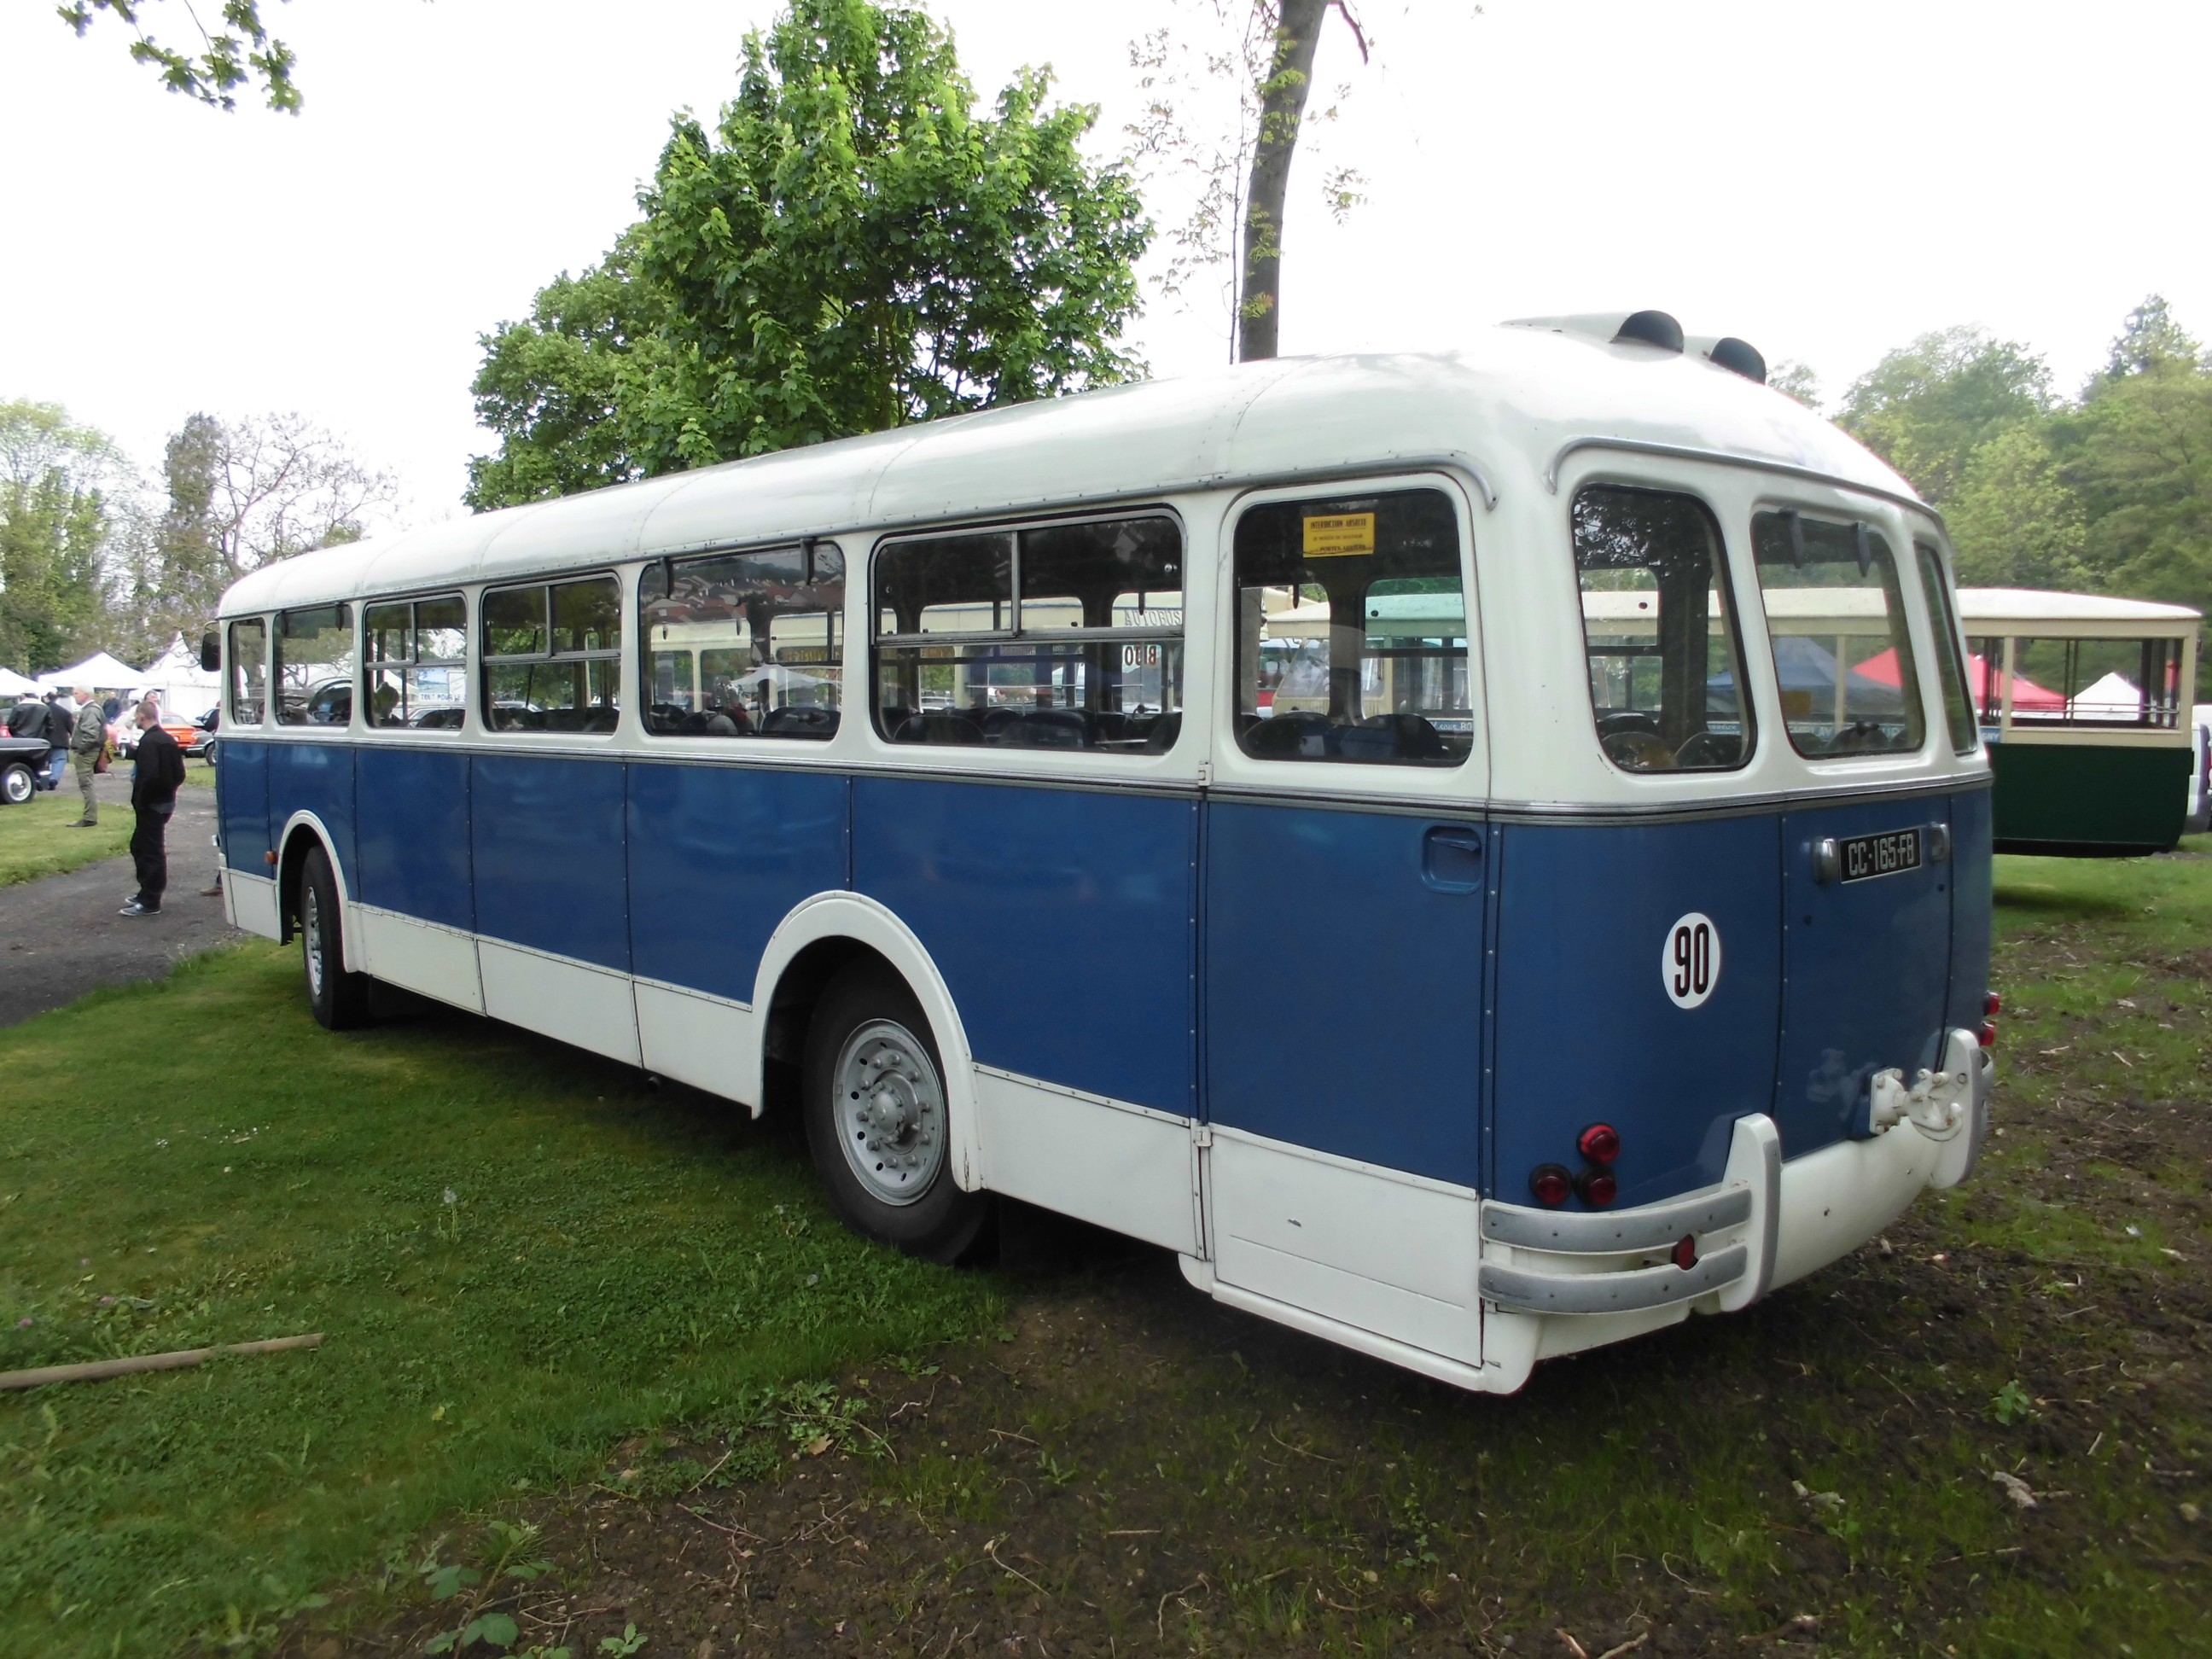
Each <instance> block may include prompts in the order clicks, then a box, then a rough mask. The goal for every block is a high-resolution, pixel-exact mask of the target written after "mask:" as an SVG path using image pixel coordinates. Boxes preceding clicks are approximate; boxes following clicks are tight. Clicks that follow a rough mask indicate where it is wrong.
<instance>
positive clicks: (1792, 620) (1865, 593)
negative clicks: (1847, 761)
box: [1751, 511, 1927, 760]
mask: <svg viewBox="0 0 2212 1659" xmlns="http://www.w3.org/2000/svg"><path fill="white" fill-rule="evenodd" d="M1751 544H1752V554H1753V557H1754V558H1755V559H1756V560H1757V561H1758V566H1759V590H1760V593H1761V596H1762V598H1763V599H1764V601H1765V606H1766V631H1767V634H1768V635H1769V636H1770V637H1771V639H1772V641H1773V642H1774V675H1775V678H1776V679H1777V680H1778V681H1779V682H1780V683H1781V692H1782V714H1783V720H1784V725H1785V726H1787V727H1788V728H1789V732H1790V744H1791V745H1792V746H1793V747H1794V748H1796V750H1797V752H1798V753H1799V754H1801V755H1803V756H1805V757H1808V759H1814V760H1826V759H1832V758H1834V757H1838V756H1846V755H1882V754H1908V753H1911V752H1912V751H1914V750H1917V749H1919V747H1920V746H1921V744H1922V742H1923V739H1924V738H1925V737H1926V735H1927V732H1926V727H1927V720H1926V716H1925V715H1924V714H1923V711H1922V708H1921V702H1920V671H1919V665H1917V663H1916V662H1915V661H1914V659H1913V654H1912V640H1911V635H1909V634H1908V633H1907V631H1906V627H1905V597H1904V592H1903V588H1902V586H1901V585H1900V584H1899V579H1898V573H1897V561H1896V558H1895V557H1894V556H1893V555H1892V553H1891V551H1890V547H1889V543H1888V542H1887V541H1886V540H1885V539H1884V538H1882V536H1881V533H1880V532H1877V531H1875V529H1874V528H1873V527H1872V526H1869V525H1868V524H1866V523H1864V522H1863V521H1858V520H1852V521H1848V522H1846V521H1842V520H1834V519H1816V518H1814V517H1812V516H1810V515H1809V514H1807V513H1797V512H1790V511H1780V512H1768V513H1757V514H1755V515H1754V516H1753V519H1752V521H1751Z"/></svg>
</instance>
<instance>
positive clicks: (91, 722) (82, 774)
mask: <svg viewBox="0 0 2212 1659" xmlns="http://www.w3.org/2000/svg"><path fill="white" fill-rule="evenodd" d="M70 696H72V697H74V698H76V724H74V725H73V726H70V745H69V746H70V758H71V759H72V760H74V761H75V762H76V787H77V790H78V793H81V794H82V795H83V797H84V812H83V815H82V817H79V818H78V819H77V821H76V823H72V824H71V825H70V829H90V828H92V826H93V825H94V824H95V823H99V822H100V801H99V799H98V798H97V797H96V796H94V794H93V793H92V780H93V778H94V775H95V774H96V773H97V771H98V769H99V763H100V756H101V755H103V754H105V753H106V750H107V722H106V720H103V719H102V718H101V717H100V705H99V704H98V703H96V702H94V701H93V700H92V693H91V691H90V690H88V689H87V688H86V687H84V686H82V685H80V686H79V687H77V688H76V690H74V691H72V692H70Z"/></svg>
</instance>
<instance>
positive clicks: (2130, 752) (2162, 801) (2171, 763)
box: [1989, 742, 2190, 858]
mask: <svg viewBox="0 0 2212 1659" xmlns="http://www.w3.org/2000/svg"><path fill="white" fill-rule="evenodd" d="M1989 748H1990V770H1991V772H1992V773H1993V774H1994V775H1995V778H1996V787H1995V791H1994V804H1993V811H1994V812H1995V814H1996V821H1995V823H1993V824H1992V826H1991V834H1992V835H1993V836H1994V838H1995V840H1996V844H1997V846H1998V847H2000V848H2002V849H2003V850H2004V851H2006V852H2010V853H2039V854H2054V855H2056V854H2104V855H2106V856H2109V857H2115V858H2119V857H2136V856H2140V855H2142V854H2148V853H2163V852H2168V851H2171V850H2172V847H2173V844H2174V843H2175V842H2177V841H2179V840H2180V839H2181V831H2182V826H2183V824H2184V823H2185V821H2186V819H2187V817H2188V816H2189V766H2190V751H2189V750H2188V747H2187V746H2186V745H2185V744H2183V745H2171V746H2160V747H2157V748H2148V747H2143V748H2134V747H2130V748H2121V747H2118V746H2114V745H2107V744H2090V743H2013V742H1999V743H1992V744H1990V746H1989Z"/></svg>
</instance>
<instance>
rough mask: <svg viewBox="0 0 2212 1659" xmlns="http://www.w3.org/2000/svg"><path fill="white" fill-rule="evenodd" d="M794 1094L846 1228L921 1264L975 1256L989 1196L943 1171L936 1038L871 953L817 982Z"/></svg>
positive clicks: (946, 1157)
mask: <svg viewBox="0 0 2212 1659" xmlns="http://www.w3.org/2000/svg"><path fill="white" fill-rule="evenodd" d="M800 1098H801V1102H802V1113H803V1115H804V1117H805V1125H806V1143H807V1147H808V1150H809V1152H811V1154H812V1157H813V1160H814V1168H815V1171H816V1173H817V1175H819V1176H821V1179H822V1184H823V1187H824V1188H826V1189H827V1191H828V1193H829V1202H830V1206H831V1207H832V1208H834V1209H835V1210H836V1212H837V1214H838V1216H839V1218H841V1219H842V1221H843V1222H844V1223H845V1225H847V1226H848V1227H850V1228H852V1229H853V1231H855V1232H858V1233H860V1234H863V1235H865V1236H866V1237H870V1238H875V1239H880V1240H882V1241H883V1242H884V1243H887V1244H894V1245H896V1246H897V1247H898V1248H899V1249H902V1250H903V1251H905V1252H906V1253H907V1254H908V1255H915V1256H921V1257H922V1258H924V1259H926V1260H928V1261H942V1262H947V1263H951V1262H957V1261H963V1260H966V1259H968V1258H969V1257H970V1256H972V1255H974V1254H975V1251H976V1249H977V1248H978V1247H979V1245H981V1243H982V1242H983V1240H984V1238H985V1236H986V1233H987V1228H988V1225H989V1222H990V1219H991V1212H992V1200H991V1197H990V1194H987V1193H968V1192H963V1191H962V1190H961V1189H960V1186H959V1183H958V1182H957V1181H956V1180H955V1179H954V1178H953V1157H952V1141H951V1120H950V1115H949V1109H948V1106H949V1102H948V1095H947V1091H946V1089H945V1064H944V1060H943V1059H942V1058H941V1057H940V1055H939V1052H938V1047H937V1039H936V1036H935V1034H934V1033H933V1031H932V1030H931V1029H930V1024H929V1020H928V1017H927V1015H926V1014H925V1013H924V1012H922V1007H921V1003H920V1001H918V1000H916V998H915V994H914V992H913V991H912V989H911V988H909V987H908V985H907V983H906V981H904V980H903V979H902V978H901V977H900V976H899V975H897V974H896V972H895V971H893V970H892V969H891V968H890V965H889V964H887V963H884V961H882V959H881V958H879V957H875V956H874V955H872V953H871V954H869V955H866V956H862V957H856V958H855V959H854V960H852V961H850V962H848V963H846V964H845V965H844V966H842V967H841V968H840V969H838V970H837V972H836V975H834V976H833V977H832V978H831V979H830V980H829V982H828V983H827V984H826V985H824V986H823V988H822V994H821V997H820V1000H818V1001H817V1002H816V1004H815V1005H814V1008H813V1011H812V1018H811V1019H809V1020H808V1022H807V1026H806V1042H805V1058H804V1060H803V1061H802V1063H801V1068H800Z"/></svg>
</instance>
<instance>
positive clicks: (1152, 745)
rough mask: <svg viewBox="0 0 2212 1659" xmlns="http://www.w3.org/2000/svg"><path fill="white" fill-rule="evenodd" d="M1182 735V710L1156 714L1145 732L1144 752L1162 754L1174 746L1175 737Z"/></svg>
mask: <svg viewBox="0 0 2212 1659" xmlns="http://www.w3.org/2000/svg"><path fill="white" fill-rule="evenodd" d="M1180 736H1182V710H1181V709H1177V710H1176V712H1175V713H1173V714H1161V715H1158V716H1157V717H1156V718H1155V719H1154V720H1153V721H1152V726H1151V727H1150V729H1148V730H1147V731H1146V733H1145V752H1146V754H1147V755H1164V754H1166V753H1167V752H1168V750H1170V749H1172V748H1174V747H1175V741H1176V738H1178V737H1180Z"/></svg>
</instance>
